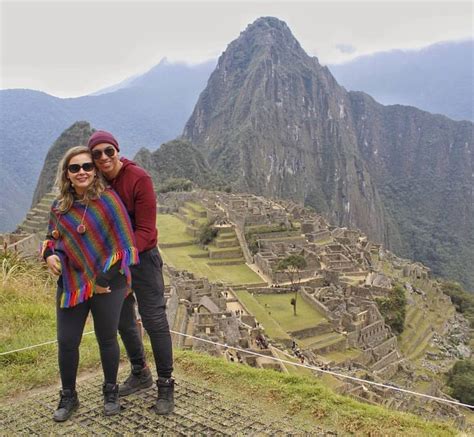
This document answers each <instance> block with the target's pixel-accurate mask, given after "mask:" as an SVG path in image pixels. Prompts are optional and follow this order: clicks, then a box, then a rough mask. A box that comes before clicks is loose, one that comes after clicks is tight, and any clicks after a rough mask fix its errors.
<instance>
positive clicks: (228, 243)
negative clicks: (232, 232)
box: [214, 238, 239, 248]
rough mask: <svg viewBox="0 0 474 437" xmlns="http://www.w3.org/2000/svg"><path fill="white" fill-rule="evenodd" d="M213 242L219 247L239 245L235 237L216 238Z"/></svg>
mask: <svg viewBox="0 0 474 437" xmlns="http://www.w3.org/2000/svg"><path fill="white" fill-rule="evenodd" d="M214 244H215V245H216V246H217V247H219V248H224V247H239V242H238V241H237V238H228V239H221V238H219V239H216V240H214Z"/></svg>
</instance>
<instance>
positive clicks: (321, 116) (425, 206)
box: [183, 17, 474, 289]
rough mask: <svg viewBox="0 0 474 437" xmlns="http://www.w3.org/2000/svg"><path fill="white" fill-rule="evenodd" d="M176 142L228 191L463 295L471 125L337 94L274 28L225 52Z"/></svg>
mask: <svg viewBox="0 0 474 437" xmlns="http://www.w3.org/2000/svg"><path fill="white" fill-rule="evenodd" d="M447 79H448V78H447ZM183 138H184V139H187V140H189V141H190V142H191V143H192V144H193V145H195V146H196V148H197V149H199V150H200V151H201V152H202V153H203V154H204V157H205V158H206V159H207V160H208V162H209V164H210V166H211V167H212V168H213V169H214V170H215V171H218V172H219V173H221V174H222V176H223V177H224V178H226V179H227V181H229V182H230V183H232V185H233V186H234V187H235V188H236V189H237V190H240V191H249V192H252V193H256V194H263V195H266V196H270V197H282V198H291V199H293V200H298V201H301V202H304V203H305V204H306V205H310V206H313V207H314V208H315V209H316V210H317V211H320V212H323V213H325V214H326V215H327V216H328V217H329V218H330V220H331V221H332V222H333V223H334V224H336V225H349V226H355V227H358V228H360V229H362V230H363V231H364V232H366V233H367V234H368V235H369V236H370V237H371V238H372V239H374V240H376V241H379V242H383V243H384V244H385V245H386V246H387V247H388V248H390V249H391V250H393V251H394V252H396V253H398V254H400V255H402V256H407V257H411V258H414V259H416V260H419V261H422V262H423V263H425V264H427V265H429V266H431V267H432V269H433V271H434V273H437V274H442V275H444V276H445V277H448V278H454V279H457V280H459V281H461V282H463V283H464V284H465V285H467V286H468V287H469V288H471V289H474V272H472V269H471V268H470V266H472V264H473V263H474V231H473V229H474V213H473V182H472V175H473V174H474V169H473V163H472V154H473V153H472V152H473V148H474V147H473V124H472V123H471V122H464V121H460V122H456V121H452V120H450V119H448V118H446V117H444V116H440V115H433V114H429V113H427V112H424V111H421V110H418V109H416V108H412V107H406V106H400V105H394V106H383V105H381V104H378V103H377V102H375V101H374V100H373V99H372V98H371V97H370V96H368V95H366V94H364V93H360V92H347V91H346V90H345V89H344V88H343V87H341V86H339V85H338V83H337V82H336V80H335V79H334V78H333V76H332V75H331V73H330V71H329V70H328V69H327V68H326V67H323V66H321V65H320V64H319V62H318V60H317V59H316V58H315V57H310V56H308V55H307V54H306V53H305V51H304V50H303V49H302V47H301V46H300V44H299V43H298V41H297V40H296V39H295V38H294V36H293V35H292V33H291V31H290V29H289V28H288V26H287V25H286V24H285V23H284V22H282V21H280V20H278V19H276V18H271V17H264V18H259V19H258V20H256V21H255V22H254V23H252V24H251V25H249V26H248V27H247V29H246V30H245V31H244V32H242V33H241V34H240V36H239V37H238V38H237V39H236V40H235V41H233V42H232V43H230V44H229V46H228V48H227V50H226V51H225V52H224V53H223V54H222V55H221V56H220V58H219V61H218V65H217V67H216V69H215V71H214V72H213V73H212V75H211V77H210V79H209V81H208V84H207V87H206V88H205V89H204V91H203V92H202V93H201V95H200V97H199V100H198V102H197V104H196V107H195V109H194V112H193V114H192V116H191V118H190V119H189V120H188V122H187V124H186V126H185V129H184V132H183Z"/></svg>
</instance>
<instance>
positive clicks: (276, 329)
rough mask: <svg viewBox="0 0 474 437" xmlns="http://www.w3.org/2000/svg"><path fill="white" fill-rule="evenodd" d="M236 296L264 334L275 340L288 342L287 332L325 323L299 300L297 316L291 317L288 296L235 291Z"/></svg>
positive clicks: (315, 312) (312, 309)
mask: <svg viewBox="0 0 474 437" xmlns="http://www.w3.org/2000/svg"><path fill="white" fill-rule="evenodd" d="M236 295H237V297H238V298H239V300H240V301H241V302H242V303H243V305H244V306H245V307H246V308H247V310H248V311H250V313H251V314H253V315H254V316H255V317H256V319H257V320H258V321H259V322H260V323H261V324H262V326H263V327H264V328H265V333H266V335H268V336H269V337H271V338H273V339H275V340H289V339H290V336H289V334H288V333H289V332H292V331H298V330H301V329H305V328H311V327H313V326H316V325H318V324H320V323H323V322H325V321H326V319H325V318H324V316H323V315H321V314H320V313H319V312H318V311H316V310H315V309H314V308H313V307H312V306H311V305H309V304H307V303H306V302H305V301H304V300H303V299H300V307H299V312H298V315H297V316H296V317H295V316H293V315H292V313H291V312H290V311H288V308H289V306H290V300H291V297H290V295H289V294H285V293H283V294H257V293H254V294H253V293H252V294H251V293H249V292H248V291H246V290H237V291H236Z"/></svg>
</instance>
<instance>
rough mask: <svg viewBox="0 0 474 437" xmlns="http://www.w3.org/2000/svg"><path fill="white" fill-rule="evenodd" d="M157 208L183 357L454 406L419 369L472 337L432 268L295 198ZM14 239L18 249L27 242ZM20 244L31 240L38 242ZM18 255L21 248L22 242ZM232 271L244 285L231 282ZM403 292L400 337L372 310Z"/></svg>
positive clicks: (436, 364) (222, 198)
mask: <svg viewBox="0 0 474 437" xmlns="http://www.w3.org/2000/svg"><path fill="white" fill-rule="evenodd" d="M49 196H50V197H48V198H47V199H45V200H44V201H43V203H40V207H36V208H35V209H34V210H33V211H32V212H30V213H28V216H27V218H26V220H25V222H23V224H22V225H21V226H20V227H19V232H20V231H22V232H25V231H27V232H28V231H31V232H33V231H38V230H39V228H41V226H42V227H43V228H44V226H45V223H46V221H45V219H46V217H45V214H44V211H43V210H42V209H41V205H43V204H45V203H47V202H50V199H51V195H49ZM158 207H159V215H158V229H159V232H160V237H159V247H160V250H161V251H162V254H163V258H164V260H165V264H166V265H165V270H164V272H165V277H166V281H167V284H166V293H167V294H166V296H167V311H168V319H169V323H170V326H171V327H172V330H173V332H174V333H173V342H174V344H175V346H176V347H178V348H181V349H193V350H197V351H205V352H206V353H209V354H211V355H214V356H221V357H223V358H224V359H226V360H227V361H229V362H236V363H241V364H246V365H249V366H252V367H257V368H270V369H274V370H278V371H281V372H288V371H289V368H290V367H292V366H291V365H290V364H288V363H284V362H282V361H279V360H281V359H284V360H289V361H290V362H295V363H303V364H306V365H308V366H315V367H316V368H320V369H325V370H330V371H333V372H336V373H341V374H344V375H350V376H353V377H357V378H361V379H365V380H370V381H376V382H379V383H388V384H390V385H399V386H400V387H404V388H407V389H413V390H416V389H418V390H420V389H421V387H423V388H424V391H423V392H426V393H429V394H435V395H437V396H441V397H444V398H448V397H447V395H446V394H445V393H443V392H442V390H441V387H440V384H439V382H438V381H437V380H436V378H434V377H432V376H426V375H423V374H422V370H423V369H424V370H426V369H430V371H431V372H432V373H433V372H434V373H436V370H437V369H438V370H439V369H441V368H443V369H444V371H446V369H447V368H449V363H452V362H453V359H454V358H455V357H457V356H464V357H468V356H470V354H471V350H470V347H469V334H468V333H469V327H468V326H467V325H466V322H465V320H464V319H463V318H462V316H460V315H459V314H457V313H456V312H455V311H454V308H453V306H452V304H451V301H450V299H449V297H447V296H446V295H444V294H443V293H442V292H441V291H440V289H439V287H438V285H437V282H436V280H434V279H432V278H431V272H430V269H429V268H427V267H425V266H423V265H422V264H420V263H414V262H411V261H409V260H405V259H401V258H399V257H397V256H395V255H394V254H393V253H391V252H389V251H387V250H385V249H384V247H383V246H382V245H380V244H376V243H374V242H372V241H370V240H369V239H368V238H367V236H366V235H364V234H363V233H361V232H360V231H358V230H355V229H347V228H339V227H335V226H331V225H330V224H329V222H328V221H327V219H325V218H324V217H322V216H321V215H318V214H316V213H315V212H313V211H311V210H309V209H307V208H304V207H302V206H301V205H298V204H295V203H293V202H291V201H288V200H270V199H266V198H263V197H260V196H255V195H250V194H234V193H225V192H217V191H206V190H194V191H191V192H169V193H165V194H160V195H159V197H158ZM40 217H41V218H40ZM32 220H33V222H34V223H38V224H36V226H37V227H35V228H34V227H33V225H32V224H31V222H32ZM41 220H42V221H41ZM40 221H41V224H39V223H40ZM206 227H207V228H209V229H212V230H214V234H213V235H214V236H213V239H212V241H209V242H207V243H206V244H200V243H199V242H198V240H199V236H200V234H201V233H202V230H203V228H206ZM170 230H173V232H170ZM11 235H12V236H10V237H8V238H10V240H11V241H14V240H19V239H20V237H19V236H17V237H14V236H15V234H11ZM17 235H23V237H25V238H23V237H22V238H23V240H24V241H30V240H31V239H34V238H36V239H38V238H39V236H38V234H34V233H33V234H31V235H30V236H29V237H26V235H27V234H17ZM6 239H7V237H4V241H6ZM20 241H22V240H21V239H20ZM35 241H36V240H35ZM17 242H18V241H17ZM5 244H6V243H5ZM9 244H10V243H9ZM30 245H31V243H30ZM23 246H25V247H28V245H27V244H23ZM11 247H13V246H11ZM30 249H31V248H30ZM16 250H24V249H22V244H20V245H19V246H18V248H17V249H16ZM291 255H297V256H300V257H303V258H304V260H305V267H304V269H301V270H300V271H298V281H297V284H296V286H297V291H295V288H294V285H295V284H292V282H291V281H289V277H288V275H287V272H285V271H282V270H280V269H279V268H278V265H279V262H281V260H284V259H285V258H287V257H289V256H291ZM184 259H186V262H184ZM219 269H220V270H219ZM234 269H238V270H236V271H238V276H237V274H236V275H235V276H232V275H233V274H234V273H233V271H234ZM216 271H219V272H224V273H225V274H224V273H222V274H215V272H216ZM213 275H214V276H213ZM236 278H238V279H236ZM397 284H398V286H401V287H402V288H403V290H404V294H405V295H406V297H407V314H406V318H405V329H404V331H403V332H402V333H401V335H397V333H396V332H394V331H393V330H392V328H391V327H390V326H389V325H388V324H387V323H386V321H385V319H384V316H383V315H382V313H381V311H380V308H379V306H378V304H377V302H378V301H379V300H383V299H388V298H390V296H391V295H392V294H393V289H394V286H395V285H397ZM296 295H297V296H296ZM293 296H295V298H296V297H297V301H295V311H296V309H298V311H302V312H303V313H304V316H301V317H299V318H298V317H293V315H292V310H291V305H290V301H291V299H292V298H293ZM453 323H455V326H457V327H458V329H457V331H456V333H455V334H453V332H452V326H453ZM460 327H462V330H463V332H464V335H460V334H459V329H461V328H460ZM180 333H181V334H184V335H180ZM450 333H451V334H450ZM449 335H457V337H456V341H457V344H458V346H456V347H457V348H456V347H455V346H453V345H452V343H451V342H450V341H449V340H446V338H450V337H449ZM202 340H205V341H202ZM234 348H236V349H234ZM311 372H312V374H313V375H314V376H315V377H318V378H323V379H324V380H325V382H327V383H328V384H329V385H330V386H331V387H332V388H333V389H334V390H336V391H337V392H339V393H342V394H348V395H351V396H353V397H355V398H356V399H359V400H362V401H364V402H368V403H372V404H382V405H389V406H390V407H392V408H397V409H400V410H404V411H413V410H416V411H418V412H419V413H420V414H423V415H425V416H427V417H433V418H440V417H441V418H445V419H448V420H451V421H454V422H455V423H456V424H458V425H459V426H463V424H464V418H463V417H464V416H463V414H464V413H465V412H463V411H462V409H460V408H458V407H454V406H450V405H444V404H440V403H436V402H428V401H426V400H419V399H417V398H416V397H414V396H410V395H406V394H400V393H395V392H393V391H391V390H390V389H389V388H383V387H373V386H369V385H368V384H364V383H363V382H356V381H350V380H345V379H343V378H337V377H335V376H333V375H322V374H320V373H318V372H317V371H311Z"/></svg>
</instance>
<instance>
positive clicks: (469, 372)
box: [447, 360, 474, 405]
mask: <svg viewBox="0 0 474 437" xmlns="http://www.w3.org/2000/svg"><path fill="white" fill-rule="evenodd" d="M447 383H448V385H449V386H450V387H451V389H452V393H451V394H452V395H453V396H454V397H455V398H456V399H459V400H460V401H461V402H463V403H465V404H469V405H474V360H460V361H457V362H456V364H454V366H453V368H452V369H451V370H450V371H449V372H448V381H447Z"/></svg>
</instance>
